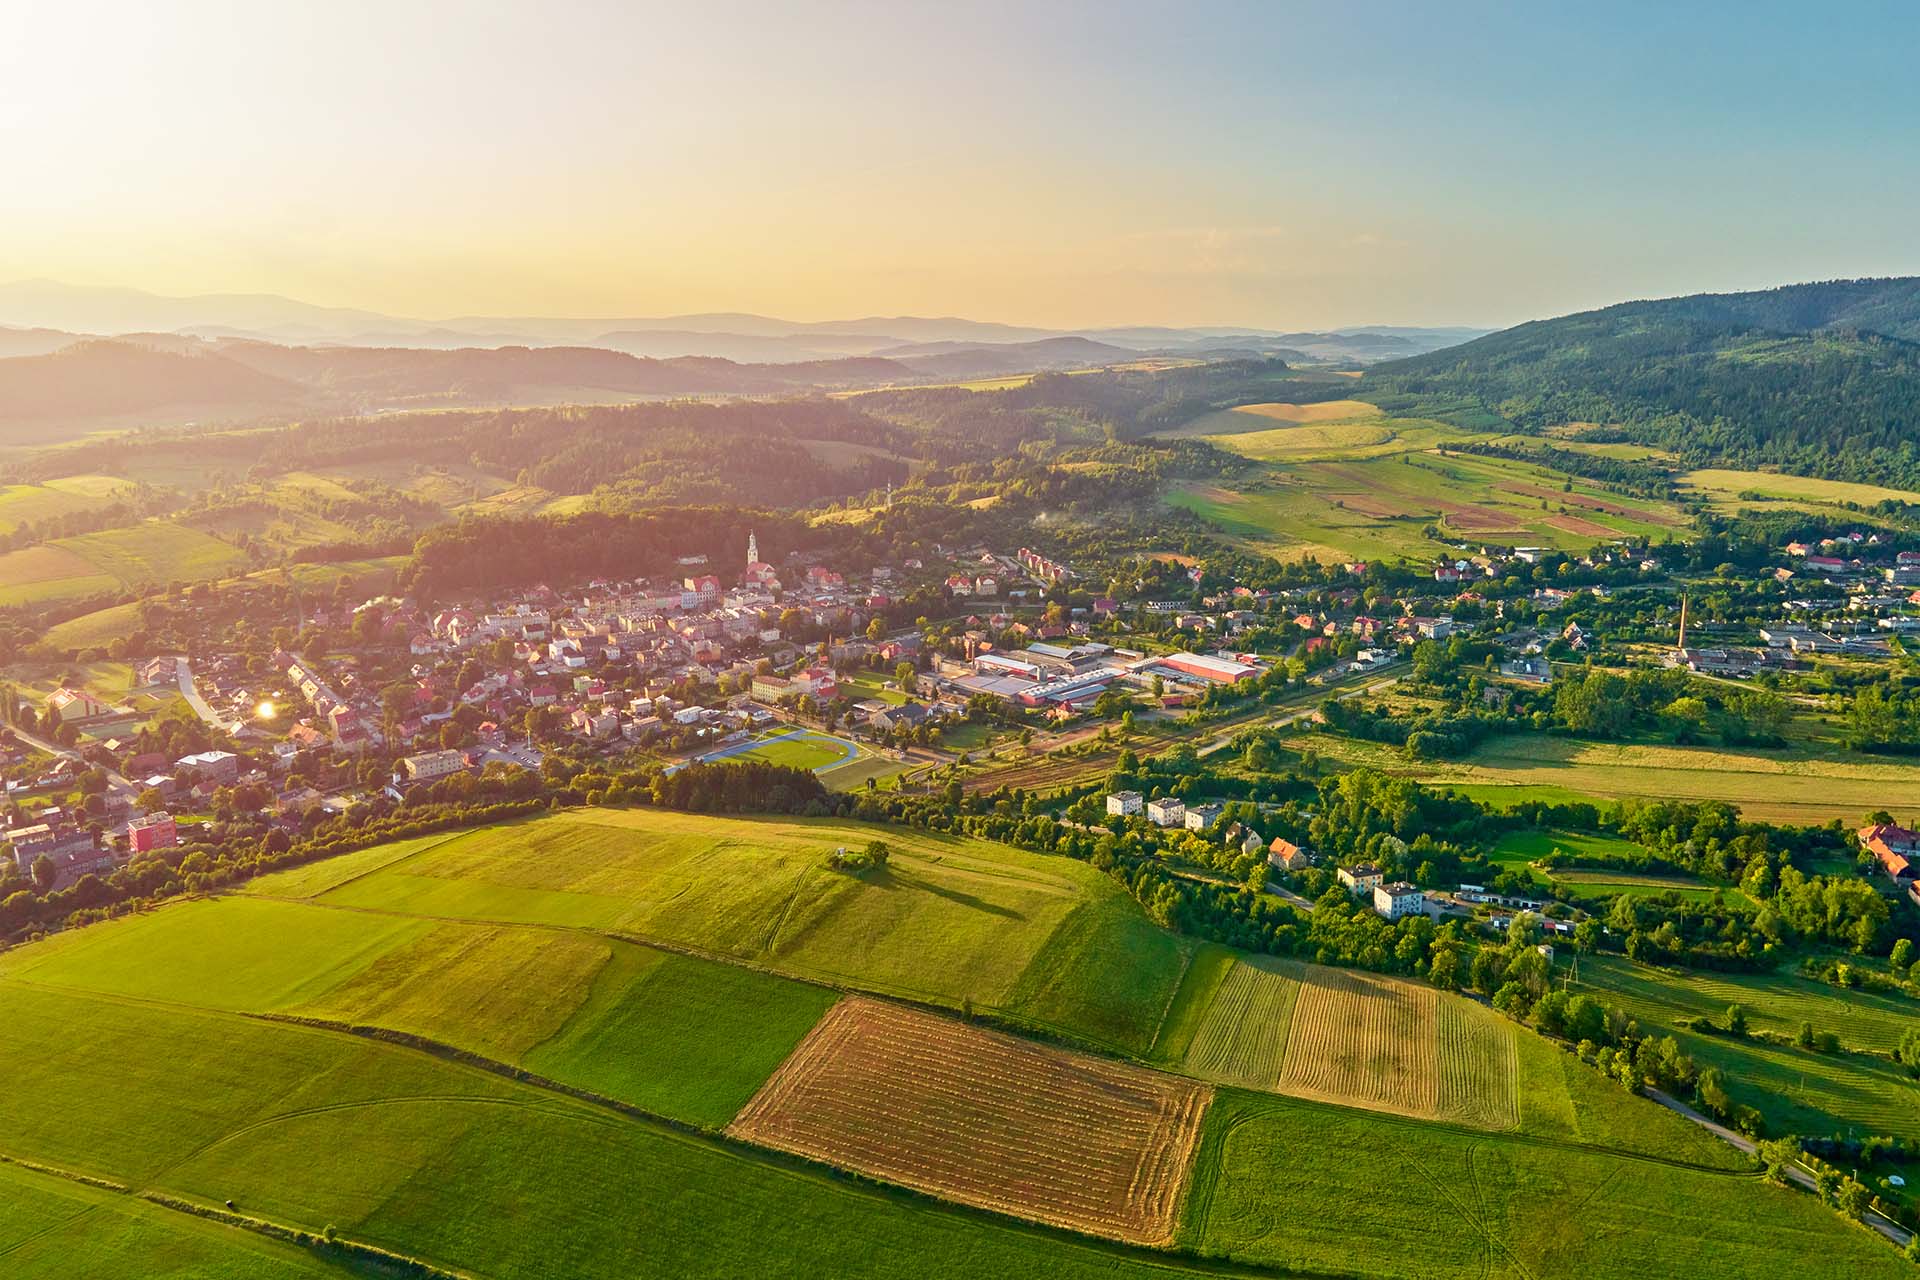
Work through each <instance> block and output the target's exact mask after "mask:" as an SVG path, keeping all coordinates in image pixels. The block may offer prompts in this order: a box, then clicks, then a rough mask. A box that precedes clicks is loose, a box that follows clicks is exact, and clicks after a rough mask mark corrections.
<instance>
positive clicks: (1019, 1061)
mask: <svg viewBox="0 0 1920 1280" xmlns="http://www.w3.org/2000/svg"><path fill="white" fill-rule="evenodd" d="M1208 1096H1209V1091H1208V1090H1207V1089H1206V1087H1205V1086H1204V1085H1200V1084H1197V1083H1195V1082H1192V1081H1183V1080H1181V1079H1179V1078H1178V1077H1175V1076H1165V1075H1160V1074H1157V1073H1155V1072H1150V1071H1144V1070H1141V1069H1140V1068H1137V1067H1130V1066H1126V1065H1123V1064H1121V1063H1115V1062H1107V1061H1104V1060H1102V1059H1098V1058H1092V1057H1088V1056H1085V1055H1081V1054H1074V1053H1069V1052H1067V1051H1064V1050H1059V1049H1048V1048H1043V1047H1041V1046H1039V1045H1035V1044H1031V1043H1029V1042H1027V1041H1024V1040H1018V1039H1015V1038H1014V1037H1012V1036H1008V1035H1005V1034H1002V1033H999V1032H994V1031H983V1030H980V1029H977V1028H973V1027H969V1026H966V1025H965V1024H963V1023H959V1022H955V1021H953V1020H951V1019H948V1018H942V1017H937V1016H934V1015H932V1014H927V1013H922V1012H919V1011H917V1010H913V1009H908V1008H904V1007H902V1006H899V1005H892V1004H886V1003H883V1002H881V1001H877V1000H864V999H858V998H851V997H850V998H848V999H846V1000H843V1001H841V1002H840V1003H839V1004H838V1005H835V1006H834V1008H833V1010H832V1012H830V1013H829V1014H828V1015H827V1016H826V1017H825V1018H823V1019H822V1020H821V1022H820V1024H819V1025H818V1026H817V1027H815V1028H814V1030H813V1033H812V1034H811V1035H809V1036H808V1037H807V1039H806V1041H805V1042H803V1043H802V1044H801V1046H800V1047H799V1048H798V1049H796V1050H795V1051H794V1054H793V1056H792V1057H791V1058H789V1059H788V1060H787V1062H786V1063H785V1064H784V1065H783V1066H782V1067H781V1068H780V1070H779V1071H777V1072H775V1073H774V1076H773V1078H772V1079H771V1080H769V1081H768V1082H767V1084H766V1087H765V1088H764V1089H762V1090H761V1091H760V1093H759V1094H758V1095H757V1096H756V1097H755V1098H754V1099H753V1101H752V1102H750V1103H748V1104H747V1107H746V1109H745V1110H743V1111H742V1112H741V1113H740V1115H739V1117H738V1118H737V1119H736V1120H735V1121H734V1122H733V1124H732V1125H731V1126H730V1127H729V1128H728V1130H727V1131H728V1132H729V1133H731V1134H733V1135H734V1136H736V1137H740V1138H745V1139H747V1140H749V1141H752V1142H758V1143H761V1144H763V1145H765V1146H771V1147H777V1148H779V1149H781V1150H784V1151H792V1152H795V1153H797V1154H800V1155H805V1156H809V1157H812V1158H814V1159H817V1160H822V1161H825V1162H827V1163H829V1164H834V1165H838V1166H840V1167H842V1168H848V1169H853V1170H856V1171H858V1172H861V1173H868V1174H873V1175H875V1176H877V1177H882V1178H885V1179H887V1180H889V1181H891V1182H897V1183H900V1184H901V1185H903V1186H909V1187H913V1188H916V1189H918V1190H921V1191H925V1192H928V1193H930V1194H933V1195H938V1196H942V1197H944V1198H946V1199H949V1200H956V1201H958V1202H960V1203H961V1204H970V1205H975V1206H978V1207H980V1208H983V1209H995V1210H998V1211H999V1212H1002V1213H1007V1214H1012V1215H1014V1216H1016V1217H1024V1218H1032V1219H1033V1220H1035V1221H1038V1222H1046V1223H1051V1224H1053V1225H1055V1226H1063V1227H1068V1228H1071V1229H1073V1230H1077V1231H1086V1232H1090V1233H1093V1234H1097V1235H1107V1236H1112V1237H1114V1238H1115V1239H1120V1240H1129V1241H1133V1242H1135V1243H1138V1244H1159V1243H1163V1242H1165V1241H1167V1240H1170V1239H1171V1238H1172V1236H1173V1232H1174V1227H1175V1215H1176V1212H1177V1210H1178V1207H1179V1202H1180V1193H1181V1190H1182V1188H1183V1187H1184V1186H1185V1183H1186V1174H1187V1168H1188V1165H1189V1163H1190V1160H1191V1157H1192V1154H1193V1144H1194V1142H1195V1141H1196V1140H1197V1138H1198V1136H1199V1130H1200V1117H1201V1115H1202V1114H1203V1113H1204V1111H1205V1109H1206V1103H1207V1099H1208Z"/></svg>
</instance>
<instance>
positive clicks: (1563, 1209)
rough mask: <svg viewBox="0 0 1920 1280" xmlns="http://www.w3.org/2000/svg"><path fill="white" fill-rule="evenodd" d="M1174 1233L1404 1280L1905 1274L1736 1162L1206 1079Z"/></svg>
mask: <svg viewBox="0 0 1920 1280" xmlns="http://www.w3.org/2000/svg"><path fill="white" fill-rule="evenodd" d="M1308 1205H1312V1206H1316V1207H1318V1206H1327V1208H1325V1209H1320V1210H1319V1211H1317V1212H1310V1211H1304V1207H1305V1206H1308ZM1180 1239H1181V1242H1182V1243H1183V1244H1186V1245H1188V1246H1189V1247H1191V1248H1194V1249H1203V1250H1207V1251H1209V1252H1214V1253H1218V1254H1219V1255H1221V1256H1223V1257H1226V1258H1228V1259H1230V1260H1232V1261H1234V1262H1238V1263H1244V1264H1249V1265H1259V1266H1270V1267H1282V1268H1292V1269H1297V1270H1299V1271H1301V1272H1304V1273H1309V1274H1338V1275H1354V1274H1358V1275H1366V1276H1377V1277H1395V1278H1402V1277H1403V1278H1404V1280H1430V1278H1431V1277H1463V1278H1464V1277H1472V1278H1473V1280H1482V1278H1483V1277H1512V1278H1514V1280H1522V1278H1527V1277H1544V1276H1576V1275H1596V1276H1607V1277H1614V1278H1621V1280H1637V1278H1638V1277H1647V1278H1648V1280H1654V1278H1656V1277H1658V1278H1660V1280H1664V1278H1665V1277H1669V1276H1676V1275H1699V1276H1705V1275H1712V1276H1725V1277H1740V1278H1741V1280H1749V1278H1750V1280H1762V1278H1771V1277H1777V1276H1779V1275H1782V1274H1784V1273H1785V1271H1789V1270H1794V1269H1805V1270H1806V1274H1809V1275H1822V1276H1863V1277H1864V1276H1875V1277H1880V1276H1884V1277H1887V1278H1888V1280H1893V1278H1894V1277H1897V1276H1902V1275H1906V1274H1909V1269H1908V1267H1909V1264H1907V1263H1905V1262H1903V1261H1901V1259H1900V1258H1899V1256H1898V1255H1897V1254H1896V1253H1895V1252H1894V1251H1893V1250H1892V1249H1890V1248H1888V1247H1887V1246H1886V1245H1885V1244H1884V1243H1883V1242H1881V1241H1880V1240H1878V1238H1876V1237H1873V1236H1870V1235H1869V1234H1868V1233H1866V1232H1864V1231H1856V1230H1851V1229H1848V1228H1846V1227H1836V1226H1835V1225H1834V1224H1833V1222H1832V1215H1831V1213H1830V1211H1829V1210H1827V1209H1825V1208H1823V1207H1822V1206H1821V1205H1819V1204H1818V1203H1817V1202H1816V1201H1814V1200H1813V1199H1812V1197H1810V1196H1807V1195H1804V1194H1801V1193H1796V1192H1791V1191H1786V1190H1782V1189H1779V1188H1776V1187H1770V1186H1767V1185H1766V1184H1765V1183H1763V1182H1761V1181H1760V1180H1759V1179H1758V1178H1757V1177H1755V1176H1754V1175H1753V1174H1751V1173H1747V1172H1735V1171H1729V1170H1723V1169H1712V1168H1699V1167H1688V1166H1685V1165H1675V1164H1671V1163H1665V1162H1661V1161H1656V1160H1653V1159H1647V1158H1634V1157H1629V1156H1624V1155H1621V1154H1618V1153H1616V1152H1609V1151H1603V1150H1596V1149H1593V1148H1588V1147H1582V1146H1579V1145H1574V1144H1568V1143H1564V1142H1554V1141H1547V1140H1543V1139H1541V1138H1537V1137H1531V1136H1528V1135H1526V1134H1488V1133H1482V1132H1475V1131H1473V1130H1467V1129H1453V1128H1448V1127H1445V1126H1437V1125H1431V1124H1421V1123H1419V1122H1417V1121H1412V1120H1404V1119H1400V1118H1398V1117H1393V1116H1387V1115H1379V1114H1371V1113H1364V1112H1356V1111H1348V1110H1342V1109H1339V1108H1334V1107H1328V1106H1324V1105H1320V1104H1315V1103H1311V1102H1305V1101H1300V1100H1295V1099H1289V1098H1275V1097H1271V1096H1264V1095H1259V1094H1252V1093H1242V1092H1239V1091H1236V1090H1224V1089H1223V1090H1221V1091H1220V1092H1219V1093H1218V1095H1217V1096H1216V1098H1215V1100H1214V1104H1213V1107H1212V1109H1211V1110H1210V1112H1209V1113H1208V1116H1207V1122H1206V1129H1205V1133H1204V1135H1203V1137H1202V1140H1201V1148H1200V1154H1199V1159H1198V1161H1197V1163H1196V1165H1195V1169H1194V1175H1193V1187H1192V1189H1191V1191H1190V1192H1189V1196H1188V1207H1187V1215H1186V1224H1185V1227H1184V1229H1183V1231H1182V1233H1181V1237H1180ZM1816 1241H1817V1242H1818V1243H1817V1244H1816V1243H1815V1242H1816ZM1810 1250H1817V1251H1818V1261H1814V1260H1812V1258H1811V1256H1810V1254H1809V1251H1810Z"/></svg>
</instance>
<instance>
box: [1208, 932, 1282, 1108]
mask: <svg viewBox="0 0 1920 1280" xmlns="http://www.w3.org/2000/svg"><path fill="white" fill-rule="evenodd" d="M1299 990H1300V984H1299V983H1298V982H1296V981H1295V980H1294V979H1293V978H1291V977H1289V976H1287V975H1286V974H1285V973H1284V972H1282V971H1281V969H1280V966H1279V965H1278V964H1276V963H1273V962H1261V961H1254V960H1240V961H1238V962H1236V963H1235V964H1234V965H1233V967H1232V968H1231V969H1229V970H1228V971H1227V976H1226V979H1225V980H1224V981H1222V982H1221V984H1220V989H1219V991H1218V992H1216V993H1215V994H1214V997H1213V1004H1212V1006H1211V1007H1210V1008H1209V1009H1208V1010H1207V1018H1206V1021H1205V1022H1202V1023H1201V1024H1200V1029H1199V1030H1198V1031H1196V1032H1195V1033H1194V1037H1193V1044H1192V1045H1191V1046H1190V1047H1189V1048H1188V1049H1187V1061H1186V1065H1187V1069H1188V1070H1189V1071H1192V1072H1194V1073H1195V1074H1196V1075H1201V1076H1204V1077H1206V1078H1207V1079H1209V1080H1217V1081H1219V1082H1220V1083H1222V1084H1237V1085H1243V1086H1245V1087H1246V1088H1249V1089H1268V1090H1271V1089H1275V1088H1277V1087H1278V1086H1279V1083H1280V1067H1281V1064H1282V1063H1284V1062H1285V1061H1286V1053H1287V1032H1288V1030H1289V1029H1290V1028H1291V1027H1292V1025H1293V1005H1294V999H1295V997H1296V995H1297V994H1298V992H1299Z"/></svg>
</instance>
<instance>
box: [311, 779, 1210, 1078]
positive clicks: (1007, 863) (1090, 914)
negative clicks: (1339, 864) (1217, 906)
mask: <svg viewBox="0 0 1920 1280" xmlns="http://www.w3.org/2000/svg"><path fill="white" fill-rule="evenodd" d="M875 835H879V836H881V837H882V838H884V839H885V840H886V841H887V842H888V844H889V845H890V846H891V848H892V855H893V856H892V858H891V860H890V862H889V864H888V866H887V868H886V870H885V871H883V872H881V873H879V874H878V875H876V876H872V877H868V878H860V877H854V876H848V875H845V874H843V873H840V872H836V871H831V870H828V869H827V868H826V866H825V863H824V859H825V857H826V855H827V854H828V853H830V852H831V851H832V850H833V849H835V848H837V847H839V846H841V845H847V846H858V845H863V844H865V843H866V842H867V841H868V840H870V839H872V838H874V836H875ZM316 901H318V902H320V903H322V904H324V905H328V906H337V907H354V908H362V909H365V910H370V911H398V912H402V913H406V914H411V915H419V916H432V917H439V918H445V919H456V920H458V919H465V920H484V921H489V922H502V923H519V924H538V925H553V926H561V927H572V928H584V929H592V930H597V931H600V932H606V933H613V934H617V935H620V936H626V937H632V938H636V939H642V940H645V941H649V942H658V943H662V944H665V945H667V946H672V947H685V948H690V949H693V950H696V951H699V952H703V953H708V954H712V955H715V956H720V957H724V958H726V959H730V960H734V961H739V962H744V963H749V964H754V965H758V966H761V967H764V968H767V969H770V970H773V971H776V972H779V973H784V974H787V975H790V976H793V977H798V978H805V979H810V980H813V981H820V982H828V983H843V984H847V985H858V986H860V987H862V988H864V989H866V990H870V991H876V992H879V993H881V994H886V995H897V996H903V997H906V998H909V999H914V1000H923V1001H927V1002H931V1003H936V1004H943V1005H947V1006H949V1007H957V1006H958V1005H959V1004H960V1003H961V1002H962V1001H970V1002H971V1003H972V1004H973V1005H974V1006H975V1007H976V1008H979V1009H982V1010H991V1011H994V1012H996V1013H1000V1014H1003V1015H1005V1016H1007V1017H1009V1018H1012V1019H1015V1020H1017V1021H1023V1022H1027V1023H1030V1024H1032V1025H1034V1026H1036V1027H1041V1028H1045V1029H1048V1030H1054V1031H1058V1032H1060V1033H1062V1034H1067V1035H1071V1036H1073V1037H1076V1038H1079V1039H1082V1040H1086V1041H1089V1042H1091V1043H1095V1044H1101V1045H1110V1046H1112V1047H1114V1048H1117V1049H1120V1050H1123V1051H1137V1050H1141V1049H1144V1048H1145V1047H1146V1046H1147V1045H1148V1044H1150V1043H1151V1042H1152V1039H1153V1035H1154V1031H1155V1029H1156V1028H1157V1027H1158V1026H1159V1022H1160V1017H1161V1015H1162V1013H1163V1012H1164V1010H1165V1008H1166V1005H1167V1003H1168V1002H1169V1001H1170V1000H1171V999H1172V996H1173V989H1174V986H1175V985H1176V984H1177V983H1178V981H1179V976H1180V970H1181V968H1182V967H1183V964H1184V957H1185V954H1186V952H1187V950H1188V948H1189V944H1188V943H1186V942H1185V941H1183V940H1181V939H1179V938H1177V937H1176V936H1174V935H1172V934H1169V933H1167V932H1166V931H1165V930H1163V929H1160V928H1159V927H1157V926H1155V925H1153V924H1152V923H1151V922H1150V921H1148V920H1147V919H1146V918H1145V917H1144V916H1143V915H1141V914H1140V913H1139V912H1138V910H1137V909H1135V908H1134V906H1133V903H1132V900H1131V898H1129V897H1128V896H1127V894H1126V892H1125V890H1124V889H1122V888H1121V887H1120V886H1118V885H1116V884H1115V883H1113V881H1111V880H1110V879H1108V878H1107V877H1106V876H1103V875H1102V874H1101V873H1100V872H1098V871H1096V870H1094V869H1093V868H1091V867H1088V866H1085V865H1083V864H1080V863H1076V862H1070V861H1066V860H1063V859H1059V858H1047V857H1042V856H1040V855H1036V854H1027V853H1022V852H1020V851H1018V850H1014V849H1010V848H1008V847H1006V846H1004V845H998V844H993V843H990V842H987V841H979V840H968V839H961V838H956V837H948V836H941V835H938V834H930V833H918V832H905V831H900V830H894V829H889V830H886V831H879V832H876V831H875V830H874V829H872V828H863V827H860V826H859V825H858V824H851V823H837V822H832V821H827V820H819V821H815V820H793V819H786V820H780V819H750V818H716V817H711V816H704V815H701V816H696V815H688V814H673V813H661V812H651V811H621V810H610V809H592V810H580V811H573V812H568V813H563V814H559V815H556V816H554V817H552V818H546V819H541V820H539V821H535V822H524V823H517V824H512V825H508V826H502V827H495V828H487V829H483V830H479V831H474V832H470V833H467V834H465V835H461V836H458V837H456V838H454V839H451V840H445V841H440V842H438V843H435V844H433V845H431V846H429V847H427V848H424V849H422V850H420V851H419V852H417V853H415V854H413V855H411V856H409V857H407V858H404V859H401V860H399V861H396V862H389V863H387V864H386V865H384V866H381V867H379V868H377V869H375V870H372V871H370V872H368V873H367V874H365V875H362V876H359V877H358V878H356V879H352V880H349V881H348V882H346V883H344V884H341V885H340V886H338V887H337V888H334V889H330V890H328V891H326V892H324V893H322V894H321V895H320V896H319V897H318V898H317V899H316ZM1075 916H1084V917H1086V919H1085V920H1084V921H1076V920H1074V919H1073V917H1075ZM1100 922H1104V924H1103V925H1102V924H1100ZM1096 925H1099V927H1095V926H1096ZM1062 938H1065V939H1078V941H1073V942H1067V943H1063V942H1061V941H1060V939H1062ZM1043 952H1045V953H1046V963H1045V965H1044V966H1042V967H1041V968H1040V969H1038V970H1036V969H1035V965H1036V957H1039V956H1040V955H1041V954H1042V953H1043ZM1115 964H1123V965H1125V966H1127V971H1128V972H1130V973H1131V974H1133V975H1134V976H1133V977H1132V978H1131V979H1130V980H1129V981H1128V982H1127V983H1126V989H1125V990H1124V991H1123V992H1122V993H1120V994H1121V995H1122V996H1123V997H1124V998H1122V999H1119V1000H1107V999H1101V998H1096V993H1098V992H1100V991H1101V990H1103V989H1104V988H1106V987H1107V986H1108V985H1109V984H1110V983H1111V977H1110V975H1111V972H1112V966H1113V965H1115ZM1030 971H1032V972H1030ZM1041 974H1044V977H1045V981H1040V980H1039V978H1040V975H1041Z"/></svg>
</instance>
